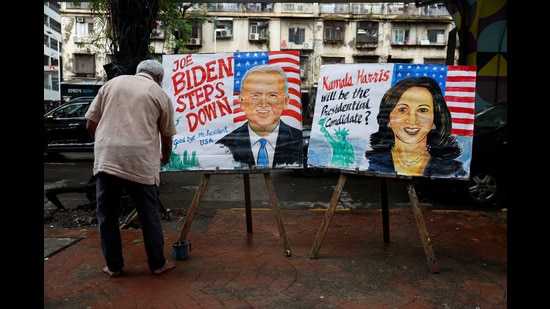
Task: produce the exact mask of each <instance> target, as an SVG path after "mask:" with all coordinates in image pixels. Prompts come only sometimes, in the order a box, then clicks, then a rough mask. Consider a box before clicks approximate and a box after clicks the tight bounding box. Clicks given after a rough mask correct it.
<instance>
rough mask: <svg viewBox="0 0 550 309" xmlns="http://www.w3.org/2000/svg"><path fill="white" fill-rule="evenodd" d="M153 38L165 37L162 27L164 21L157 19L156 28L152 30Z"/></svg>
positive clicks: (160, 38)
mask: <svg viewBox="0 0 550 309" xmlns="http://www.w3.org/2000/svg"><path fill="white" fill-rule="evenodd" d="M151 39H157V40H162V39H164V30H163V29H162V22H161V21H159V20H157V21H156V23H155V28H153V30H152V31H151Z"/></svg>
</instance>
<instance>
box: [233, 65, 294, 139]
mask: <svg viewBox="0 0 550 309" xmlns="http://www.w3.org/2000/svg"><path fill="white" fill-rule="evenodd" d="M239 100H240V103H241V107H242V109H243V110H244V111H245V113H246V117H247V118H248V120H249V125H250V127H251V128H252V129H253V130H254V131H255V132H256V133H257V134H259V135H264V136H265V135H268V134H269V133H271V132H272V131H273V129H274V128H275V127H276V126H277V125H278V123H279V119H280V118H281V114H282V113H283V111H284V110H285V109H286V108H287V106H288V103H289V102H290V96H289V95H288V83H287V79H286V74H285V72H284V71H283V69H282V68H281V67H279V66H276V65H259V66H255V67H253V68H251V69H250V70H248V71H247V72H246V74H245V75H244V77H243V79H242V81H241V93H240V95H239Z"/></svg>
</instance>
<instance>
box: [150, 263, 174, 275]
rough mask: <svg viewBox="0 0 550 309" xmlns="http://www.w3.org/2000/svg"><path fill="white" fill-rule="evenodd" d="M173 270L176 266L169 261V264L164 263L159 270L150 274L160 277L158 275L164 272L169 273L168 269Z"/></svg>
mask: <svg viewBox="0 0 550 309" xmlns="http://www.w3.org/2000/svg"><path fill="white" fill-rule="evenodd" d="M174 268H176V264H174V262H172V261H170V262H169V261H166V263H164V266H162V267H161V268H159V269H155V270H152V271H151V273H152V274H153V275H160V274H162V273H164V272H167V271H169V270H170V269H174Z"/></svg>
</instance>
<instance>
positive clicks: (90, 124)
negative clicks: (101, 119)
mask: <svg viewBox="0 0 550 309" xmlns="http://www.w3.org/2000/svg"><path fill="white" fill-rule="evenodd" d="M96 129H97V122H95V121H92V120H90V119H88V120H87V121H86V131H88V134H90V136H91V137H92V138H95V130H96Z"/></svg>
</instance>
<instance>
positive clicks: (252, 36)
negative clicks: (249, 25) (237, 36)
mask: <svg viewBox="0 0 550 309" xmlns="http://www.w3.org/2000/svg"><path fill="white" fill-rule="evenodd" d="M248 39H249V40H250V41H258V40H259V39H260V34H259V33H250V34H248Z"/></svg>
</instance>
